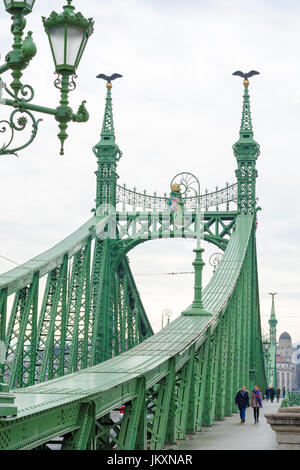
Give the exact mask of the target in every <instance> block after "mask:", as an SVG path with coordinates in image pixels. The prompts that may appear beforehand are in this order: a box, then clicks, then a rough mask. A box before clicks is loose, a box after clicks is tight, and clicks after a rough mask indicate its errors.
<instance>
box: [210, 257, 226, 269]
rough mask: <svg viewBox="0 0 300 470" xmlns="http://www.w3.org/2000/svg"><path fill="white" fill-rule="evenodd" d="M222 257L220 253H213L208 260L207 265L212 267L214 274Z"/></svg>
mask: <svg viewBox="0 0 300 470" xmlns="http://www.w3.org/2000/svg"><path fill="white" fill-rule="evenodd" d="M222 257H223V254H222V253H214V254H213V255H211V257H210V258H209V264H210V265H211V266H213V268H214V272H215V270H216V268H217V267H218V266H219V263H220V261H221V259H222Z"/></svg>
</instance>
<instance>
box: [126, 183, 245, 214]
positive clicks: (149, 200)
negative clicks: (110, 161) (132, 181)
mask: <svg viewBox="0 0 300 470" xmlns="http://www.w3.org/2000/svg"><path fill="white" fill-rule="evenodd" d="M168 199H169V197H168V196H167V194H166V193H165V194H164V196H157V195H156V193H154V194H153V195H150V194H147V193H146V191H144V192H143V193H139V192H137V191H136V189H135V188H134V189H133V190H131V189H128V188H127V187H126V184H124V185H123V186H120V185H117V204H122V207H123V210H125V207H126V205H127V204H128V205H130V206H134V207H142V208H143V210H146V209H156V210H157V209H163V208H165V207H166V206H167V205H168ZM198 199H199V198H198V197H197V196H193V197H186V198H183V201H184V203H185V206H186V208H195V207H197V201H198ZM236 201H237V183H234V184H231V185H229V184H228V183H227V185H226V187H225V188H223V189H218V188H216V191H212V192H210V193H209V192H208V191H206V192H205V193H204V194H201V195H200V207H201V208H202V209H204V210H206V211H207V210H208V209H209V208H211V207H217V208H218V207H219V206H220V205H222V204H226V205H227V208H229V204H230V203H231V202H235V203H236Z"/></svg>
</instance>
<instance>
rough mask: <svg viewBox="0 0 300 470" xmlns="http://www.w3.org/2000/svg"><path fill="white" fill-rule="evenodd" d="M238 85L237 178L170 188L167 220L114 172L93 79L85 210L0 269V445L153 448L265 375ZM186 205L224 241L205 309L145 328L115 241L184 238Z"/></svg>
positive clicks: (250, 159)
mask: <svg viewBox="0 0 300 470" xmlns="http://www.w3.org/2000/svg"><path fill="white" fill-rule="evenodd" d="M244 89H245V93H244V102H243V118H242V125H241V130H240V139H239V141H238V142H237V143H236V144H235V146H234V153H235V156H236V158H237V162H238V169H237V172H236V176H237V183H236V184H234V185H232V186H229V185H227V186H226V188H225V189H224V190H218V189H217V190H216V191H215V192H214V193H208V192H206V193H205V194H204V195H202V196H201V197H197V198H186V199H182V204H183V206H184V207H185V209H186V210H185V218H184V224H183V225H179V226H178V224H177V223H176V221H175V219H174V214H172V213H171V212H170V210H168V201H169V198H168V197H167V195H165V196H164V197H157V196H156V195H154V196H149V195H147V194H146V193H145V192H144V194H142V193H137V192H136V190H133V191H129V190H127V189H126V187H125V186H123V187H122V186H118V185H117V173H116V167H117V162H118V160H119V158H120V157H121V155H122V154H121V152H120V150H119V148H118V146H117V145H116V143H115V133H114V126H113V114H112V99H111V84H108V85H107V97H106V106H105V115H104V123H103V128H102V133H101V139H100V142H99V143H98V144H97V145H96V146H95V147H94V152H95V155H96V157H97V160H98V171H97V173H96V174H97V197H96V209H95V215H94V217H92V218H91V219H90V220H89V221H88V222H87V223H86V224H84V225H83V226H82V227H81V228H80V229H79V230H78V231H76V232H75V233H73V234H72V235H71V236H69V237H68V238H67V239H66V240H64V241H63V242H61V243H59V244H58V245H56V246H55V247H54V248H52V249H50V250H48V251H47V252H45V253H43V254H42V255H40V256H38V257H36V258H34V259H33V260H30V261H29V262H27V263H25V264H24V265H22V266H20V267H18V268H15V269H13V270H12V271H10V272H8V273H6V274H3V275H2V276H0V340H2V341H4V342H5V345H6V361H5V364H3V365H2V366H0V367H1V373H2V382H3V385H0V392H1V390H2V393H0V415H1V416H3V418H2V419H1V418H0V449H34V448H40V449H43V448H45V449H46V448H48V446H49V443H51V441H52V440H53V439H56V438H58V437H59V438H60V442H61V445H62V449H66V450H67V449H94V450H96V449H117V450H122V449H127V450H131V449H146V448H150V449H162V448H163V447H164V446H165V444H167V443H174V442H175V441H176V439H183V438H184V437H185V435H186V434H189V433H193V432H195V431H200V430H201V429H202V427H203V426H211V425H212V424H213V423H214V422H215V421H217V420H223V419H224V417H225V416H230V415H231V414H232V413H233V412H234V411H235V405H234V396H235V393H236V390H237V389H238V388H239V387H240V386H242V385H244V384H245V385H246V386H247V387H253V385H254V383H258V384H259V385H260V386H261V387H262V388H263V387H264V386H265V370H264V360H263V348H262V339H261V328H260V313H259V291H258V275H257V260H256V240H255V237H256V212H257V207H256V197H255V181H256V177H257V172H256V169H255V162H256V159H257V157H258V155H259V146H258V144H257V143H256V142H255V141H254V139H253V131H252V121H251V116H250V104H249V103H250V102H249V95H248V84H245V83H244ZM249 122H250V123H251V126H250V127H249ZM128 205H129V206H130V210H129V211H128V210H127V208H128ZM232 206H234V207H232ZM99 208H100V210H99ZM111 208H113V210H111ZM147 209H148V210H147ZM200 209H202V230H203V237H204V239H205V240H207V241H209V242H211V243H214V244H215V245H217V246H218V247H219V248H221V249H222V250H223V251H224V256H223V258H222V260H221V262H220V264H219V266H218V268H217V269H216V271H215V273H214V275H213V277H212V279H211V281H210V282H209V284H208V285H207V287H206V288H205V289H204V292H203V303H204V306H205V311H206V312H207V314H205V315H194V316H192V315H191V316H190V315H182V316H181V317H179V318H177V319H176V320H175V321H173V322H172V323H170V324H169V325H168V326H167V327H166V328H164V329H163V330H162V331H160V332H159V333H157V334H155V335H154V334H153V330H152V328H151V325H150V322H149V320H148V318H147V315H146V313H145V310H144V308H143V304H142V301H141V299H140V296H139V292H138V290H137V287H136V284H135V281H134V278H133V275H132V272H131V269H130V265H129V260H128V258H127V254H128V252H129V251H130V250H131V249H133V248H134V247H135V246H137V245H138V244H140V243H144V242H146V241H149V240H152V239H157V238H177V237H180V238H197V236H198V235H197V234H198V232H197V230H198V228H197V227H198V223H197V219H198V217H199V216H200ZM111 228H113V233H114V236H112V235H111ZM12 389H13V390H12ZM121 405H125V413H124V417H123V419H121V420H119V419H118V416H117V415H118V413H116V410H118V409H119V407H120V406H121ZM14 407H16V409H15V411H12V410H14ZM7 410H10V412H8V411H7Z"/></svg>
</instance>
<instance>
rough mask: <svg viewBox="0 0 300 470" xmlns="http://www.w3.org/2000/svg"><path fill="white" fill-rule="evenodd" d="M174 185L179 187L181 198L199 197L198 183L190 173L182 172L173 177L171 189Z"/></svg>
mask: <svg viewBox="0 0 300 470" xmlns="http://www.w3.org/2000/svg"><path fill="white" fill-rule="evenodd" d="M175 183H177V184H178V185H179V188H180V192H181V196H182V197H186V198H187V197H197V196H200V183H199V181H198V179H197V178H196V176H195V175H193V174H192V173H186V172H183V173H179V174H178V175H176V176H174V178H173V179H172V182H171V189H172V186H173V184H175Z"/></svg>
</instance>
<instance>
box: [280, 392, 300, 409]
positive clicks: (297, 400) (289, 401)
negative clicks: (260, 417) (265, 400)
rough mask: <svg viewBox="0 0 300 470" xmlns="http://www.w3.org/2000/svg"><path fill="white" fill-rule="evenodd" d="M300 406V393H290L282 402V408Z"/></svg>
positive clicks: (287, 393)
mask: <svg viewBox="0 0 300 470" xmlns="http://www.w3.org/2000/svg"><path fill="white" fill-rule="evenodd" d="M289 406H300V391H288V392H286V395H285V397H284V399H283V400H282V402H281V406H280V407H281V408H288V407H289Z"/></svg>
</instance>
